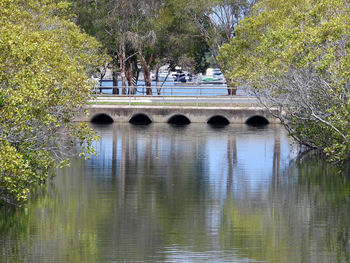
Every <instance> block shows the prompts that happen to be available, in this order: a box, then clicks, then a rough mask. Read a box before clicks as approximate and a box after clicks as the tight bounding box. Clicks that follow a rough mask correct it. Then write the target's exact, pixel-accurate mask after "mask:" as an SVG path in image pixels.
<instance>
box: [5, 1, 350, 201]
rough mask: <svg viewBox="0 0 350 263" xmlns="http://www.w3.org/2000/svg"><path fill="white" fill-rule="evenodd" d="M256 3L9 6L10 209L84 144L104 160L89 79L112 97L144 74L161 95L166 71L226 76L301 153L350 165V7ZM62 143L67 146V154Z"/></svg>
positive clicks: (149, 91) (7, 182)
mask: <svg viewBox="0 0 350 263" xmlns="http://www.w3.org/2000/svg"><path fill="white" fill-rule="evenodd" d="M256 2H257V1H255V0H243V1H237V0H215V1H214V0H200V1H190V2H189V1H182V0H181V1H175V0H162V1H151V0H120V1H112V0H103V1H86V0H70V2H67V1H61V0H28V1H25V0H2V1H1V2H0V50H1V51H0V69H1V70H0V173H1V177H0V200H2V201H4V202H5V203H11V204H15V205H21V204H23V203H24V202H26V200H27V199H28V197H29V193H30V190H31V188H32V187H33V186H34V185H38V184H43V183H45V182H46V181H47V179H48V178H50V177H51V176H53V172H52V171H53V170H54V168H56V167H64V166H67V165H69V157H70V148H71V146H73V145H76V143H77V142H78V144H79V145H80V146H81V149H82V152H81V153H80V155H81V156H82V157H86V156H88V155H89V154H92V153H94V149H93V148H92V147H91V143H92V142H93V140H94V139H96V136H95V134H94V132H93V131H92V130H91V129H89V128H88V126H87V125H86V124H77V123H73V122H71V120H72V119H73V118H74V116H75V115H76V114H78V113H79V114H80V113H81V111H82V109H83V106H84V105H86V104H87V103H92V102H89V100H92V99H93V98H92V96H91V95H92V94H91V89H92V85H93V84H92V83H91V81H89V77H91V76H92V75H93V74H94V75H97V77H98V78H99V79H101V80H102V79H103V77H104V76H105V74H106V70H107V69H111V70H112V72H113V73H112V75H113V86H117V84H118V81H119V78H120V80H121V82H122V86H123V87H125V86H127V85H128V86H132V85H133V84H132V83H133V81H135V80H136V81H137V79H138V76H139V74H140V72H141V71H142V72H143V75H144V82H145V85H146V90H147V95H152V88H151V72H152V71H153V72H155V76H156V82H157V83H158V73H159V70H160V68H161V66H163V65H169V67H168V71H169V73H170V72H171V71H172V70H174V69H175V68H176V67H181V68H182V69H186V70H188V71H189V72H192V73H193V74H197V73H200V72H203V71H205V69H206V68H208V67H209V66H211V67H217V68H219V69H220V71H221V72H222V73H223V75H224V77H225V80H226V83H227V87H228V88H227V95H235V94H232V93H234V91H232V90H235V87H239V86H245V87H252V88H251V89H250V92H252V93H254V94H255V95H256V96H257V97H258V99H259V101H260V103H261V104H262V105H264V106H266V107H267V108H269V107H278V108H282V109H283V112H284V114H277V115H275V117H277V118H279V119H280V120H281V123H282V124H283V125H284V126H285V128H286V129H287V130H288V132H289V134H290V136H292V137H293V138H294V139H295V140H296V141H297V142H298V143H300V144H301V145H303V146H304V147H307V148H309V149H316V150H318V151H321V152H323V154H324V155H325V156H326V158H327V160H328V161H329V162H333V163H335V164H338V165H340V166H341V165H343V164H346V163H347V161H349V156H350V154H349V153H350V142H349V140H350V134H349V131H350V112H349V110H350V99H349V87H350V82H349V79H350V70H349V69H350V56H349V51H350V50H349V49H350V39H349V36H348V35H349V32H350V7H349V4H348V2H347V1H345V0H324V1H317V0H306V1H301V0H291V1H278V0H262V1H258V3H256ZM113 92H114V93H117V92H119V89H113ZM126 92H127V90H126V88H122V89H121V90H120V93H121V94H126ZM108 103H110V102H108ZM92 104H93V103H92ZM102 104H104V103H102ZM124 104H128V103H124ZM124 104H123V103H120V104H116V105H124ZM133 104H134V103H133ZM140 105H143V104H140ZM159 105H166V104H164V103H159ZM172 105H173V104H172ZM181 105H184V104H181ZM199 105H200V106H206V104H202V103H199ZM186 106H188V104H186ZM196 106H197V104H196ZM235 106H237V105H235ZM62 130H65V133H64V134H62V133H61V132H60V131H62ZM62 135H64V137H65V138H66V139H65V141H64V142H63V143H61V144H57V142H56V139H57V138H58V137H60V136H62Z"/></svg>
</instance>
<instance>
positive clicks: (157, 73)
mask: <svg viewBox="0 0 350 263" xmlns="http://www.w3.org/2000/svg"><path fill="white" fill-rule="evenodd" d="M159 69H160V65H159V64H157V65H156V88H157V95H160V88H159V87H158V82H159Z"/></svg>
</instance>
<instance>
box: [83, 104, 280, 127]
mask: <svg viewBox="0 0 350 263" xmlns="http://www.w3.org/2000/svg"><path fill="white" fill-rule="evenodd" d="M86 109H87V110H88V113H89V114H88V116H80V117H78V118H76V121H85V122H90V121H92V120H93V119H94V118H96V117H97V116H100V115H107V116H109V117H110V118H112V120H113V121H114V122H129V121H130V120H131V119H132V118H133V117H135V116H137V115H140V114H142V115H146V116H148V117H149V119H150V120H151V121H152V122H155V123H166V122H169V120H170V119H171V118H172V117H174V116H177V115H182V116H185V117H187V118H188V120H189V121H190V122H191V123H207V122H208V121H209V120H210V119H211V118H212V117H215V116H222V117H224V118H226V119H227V120H228V122H229V123H237V124H243V123H246V122H247V121H248V120H249V119H250V118H252V117H255V116H259V117H263V118H265V119H266V120H267V121H268V123H280V122H279V120H278V119H276V118H274V117H273V116H272V115H271V114H270V113H269V112H268V111H267V110H266V109H265V108H258V107H247V108H231V107H226V108H224V107H170V106H164V107H163V106H120V105H89V106H87V107H86Z"/></svg>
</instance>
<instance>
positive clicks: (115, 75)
mask: <svg viewBox="0 0 350 263" xmlns="http://www.w3.org/2000/svg"><path fill="white" fill-rule="evenodd" d="M112 77H113V88H112V94H119V89H118V71H117V65H115V64H114V65H113V73H112Z"/></svg>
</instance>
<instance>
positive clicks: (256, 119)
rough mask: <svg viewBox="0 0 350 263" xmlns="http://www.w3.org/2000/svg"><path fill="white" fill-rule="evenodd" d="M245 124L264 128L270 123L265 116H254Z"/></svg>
mask: <svg viewBox="0 0 350 263" xmlns="http://www.w3.org/2000/svg"><path fill="white" fill-rule="evenodd" d="M245 123H246V124H248V125H250V126H264V125H268V124H269V121H268V120H267V119H266V118H265V117H263V116H253V117H250V118H249V119H248V120H247V121H246V122H245Z"/></svg>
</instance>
